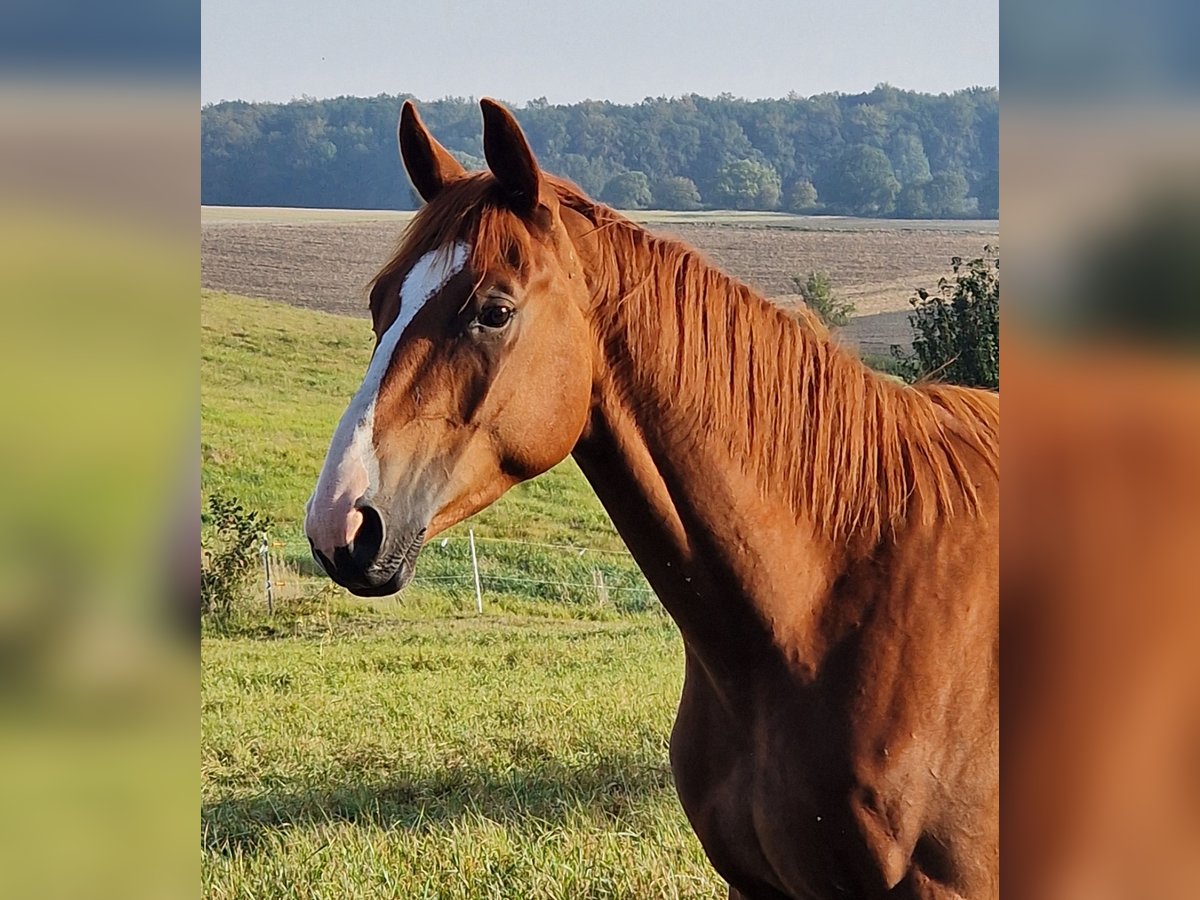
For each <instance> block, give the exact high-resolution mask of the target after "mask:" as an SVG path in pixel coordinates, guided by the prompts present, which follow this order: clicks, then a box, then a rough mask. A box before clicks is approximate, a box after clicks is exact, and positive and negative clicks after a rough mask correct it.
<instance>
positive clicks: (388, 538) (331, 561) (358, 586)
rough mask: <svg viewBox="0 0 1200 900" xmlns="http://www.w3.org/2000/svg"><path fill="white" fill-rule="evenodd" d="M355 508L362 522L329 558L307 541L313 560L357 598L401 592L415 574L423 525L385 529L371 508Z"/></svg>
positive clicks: (422, 540)
mask: <svg viewBox="0 0 1200 900" xmlns="http://www.w3.org/2000/svg"><path fill="white" fill-rule="evenodd" d="M355 508H356V509H357V510H358V511H359V513H360V514H361V516H362V522H361V524H360V525H359V527H358V530H357V531H356V532H355V535H354V537H353V538H352V539H351V540H350V542H349V543H348V544H347V545H345V546H343V547H338V548H336V549H335V550H334V551H333V553H332V555H329V554H326V553H324V552H322V551H321V550H319V549H318V548H317V547H316V546H315V545H314V544H313V542H312V540H311V539H310V540H309V546H310V547H311V548H312V553H313V558H314V559H315V560H316V561H317V562H318V563H320V565H321V568H322V569H324V570H325V573H326V574H327V575H328V576H329V577H330V578H331V579H333V581H334V582H336V583H337V584H340V585H341V586H342V587H344V588H346V590H348V591H350V592H351V593H353V594H357V595H358V596H360V597H383V596H386V595H388V594H394V593H396V592H397V591H400V590H402V589H403V588H404V587H406V586H407V585H408V583H409V582H410V581H412V577H413V573H414V572H415V571H416V563H417V556H418V554H420V552H421V547H422V546H423V544H424V543H425V530H426V529H425V526H424V525H421V526H409V527H405V528H397V527H395V526H393V527H390V528H389V527H388V525H387V523H386V520H385V519H384V517H383V515H382V514H381V513H380V512H379V510H378V509H376V508H375V507H373V506H371V505H369V504H358V505H356V507H355Z"/></svg>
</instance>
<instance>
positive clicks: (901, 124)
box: [200, 84, 1000, 218]
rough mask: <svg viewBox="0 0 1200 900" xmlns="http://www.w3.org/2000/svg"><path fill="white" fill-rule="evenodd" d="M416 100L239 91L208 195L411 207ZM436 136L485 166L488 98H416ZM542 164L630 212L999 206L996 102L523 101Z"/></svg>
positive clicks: (888, 96)
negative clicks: (406, 136) (406, 155)
mask: <svg viewBox="0 0 1200 900" xmlns="http://www.w3.org/2000/svg"><path fill="white" fill-rule="evenodd" d="M407 96H408V95H403V94H402V95H398V96H388V95H380V96H377V97H370V98H364V97H338V98H335V99H330V100H316V99H311V98H305V99H301V100H295V101H292V102H290V103H247V102H244V101H228V102H223V103H217V104H210V105H208V106H205V107H203V109H202V110H201V113H200V119H201V160H202V175H201V200H202V202H204V203H208V204H219V205H241V206H307V207H321V208H351V209H413V208H415V207H416V206H418V205H419V204H418V202H417V199H416V197H415V196H414V194H413V192H412V189H411V187H410V186H409V184H408V180H407V178H406V177H405V175H404V172H403V169H402V167H401V166H400V164H399V162H398V160H397V151H396V119H397V116H398V113H399V109H400V105H401V103H402V102H403V100H404V99H405V98H406V97H407ZM420 108H421V114H422V117H423V118H424V120H425V122H426V123H427V124H428V125H429V127H430V129H431V130H432V131H433V133H434V134H435V135H436V136H437V138H438V139H439V140H440V141H441V142H442V143H443V144H445V145H446V147H447V148H448V149H449V150H450V151H451V152H452V153H453V154H454V155H455V156H456V157H458V159H459V160H460V161H461V162H462V163H463V164H464V165H465V166H466V167H467V168H468V169H479V168H483V166H484V162H483V147H482V144H481V138H482V130H481V127H480V119H479V107H478V105H477V104H476V103H475V101H474V100H469V99H465V98H449V99H444V100H435V101H432V102H423V103H420ZM515 113H516V116H517V118H518V119H519V120H520V122H521V126H522V127H523V128H524V129H525V133H526V134H527V135H528V137H529V139H530V142H531V144H532V145H533V149H534V151H535V152H536V153H537V155H538V159H539V161H540V162H541V163H542V165H543V167H544V168H545V169H546V170H547V171H550V172H553V173H555V174H558V175H563V176H565V177H567V178H569V179H571V180H572V181H574V182H575V183H576V184H578V185H579V186H580V187H581V188H583V189H584V190H585V191H586V192H587V193H588V194H590V195H592V196H593V197H597V198H599V199H601V200H603V201H605V202H607V203H610V204H611V205H613V206H616V207H618V208H622V209H644V208H657V209H681V210H687V209H702V208H722V209H747V210H776V209H782V210H786V211H789V212H799V213H814V212H824V213H833V214H843V215H860V216H897V217H904V218H929V217H934V218H941V217H970V216H983V217H989V218H990V217H994V216H996V215H998V211H999V204H1000V200H999V155H1000V96H999V91H998V90H997V89H995V88H981V87H974V88H968V89H966V90H961V91H957V92H955V93H952V94H938V95H932V94H921V93H916V92H913V91H902V90H899V89H897V88H895V87H892V86H890V85H886V84H884V85H879V86H878V87H876V88H875V89H874V90H873V91H870V92H869V93H865V94H838V93H834V94H820V95H816V96H813V97H807V98H806V97H800V96H796V95H792V96H789V97H787V98H784V99H779V100H744V99H739V98H736V97H733V96H730V95H721V96H718V97H715V98H707V97H700V96H696V95H689V96H685V97H677V98H671V99H666V98H647V99H646V100H643V101H642V102H641V103H635V104H631V105H621V104H615V103H608V102H604V101H590V100H589V101H584V102H582V103H574V104H569V105H556V104H551V103H548V102H547V101H546V100H545V99H540V100H533V101H530V102H529V103H527V104H525V105H524V106H523V107H519V108H516V109H515Z"/></svg>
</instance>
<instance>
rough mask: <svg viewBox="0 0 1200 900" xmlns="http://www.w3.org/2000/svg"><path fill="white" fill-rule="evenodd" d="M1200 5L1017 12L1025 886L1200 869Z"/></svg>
mask: <svg viewBox="0 0 1200 900" xmlns="http://www.w3.org/2000/svg"><path fill="white" fill-rule="evenodd" d="M1198 22H1200V18H1198V15H1197V11H1196V9H1195V7H1194V6H1192V5H1189V4H1183V3H1162V2H1159V3H1149V4H1146V3H1138V4H1134V3H1126V2H1100V3H1070V2H1059V3H1052V4H1043V3H1032V2H1026V0H1017V2H1010V3H1005V4H1004V5H1003V7H1002V11H1001V47H1000V49H1001V76H1002V77H1001V81H1002V89H1003V91H1004V112H1003V119H1002V122H1003V126H1002V152H1001V173H1002V177H1001V188H1002V190H1001V203H1002V206H1003V208H1004V217H1005V225H1004V242H1005V248H1006V251H1007V253H1006V262H1007V263H1008V264H1009V265H1008V266H1007V268H1008V285H1009V288H1008V293H1007V296H1006V299H1005V304H1004V307H1003V308H1004V313H1003V314H1002V323H1003V324H1002V332H1003V334H1004V341H1003V349H1002V351H1001V367H1002V369H1003V371H1004V376H1005V395H1006V398H1005V406H1006V411H1007V412H1006V416H1007V422H1006V425H1005V437H1004V449H1005V455H1006V460H1005V463H1004V482H1003V483H1004V488H1003V491H1004V514H1003V541H1002V557H1001V558H1002V566H1003V575H1002V590H1003V594H1004V604H1005V605H1004V612H1003V630H1004V638H1003V640H1004V649H1003V657H1002V658H1003V668H1002V670H1003V681H1004V701H1003V724H1002V734H1003V738H1002V747H1003V760H1004V763H1003V773H1002V783H1003V785H1004V787H1003V824H1004V834H1005V837H1004V841H1005V851H1004V853H1005V856H1004V879H1005V888H1006V893H1009V894H1011V895H1012V896H1020V897H1072V898H1073V897H1088V898H1109V897H1113V898H1116V897H1191V896H1197V893H1198V892H1200V853H1198V852H1197V851H1198V850H1200V843H1198V839H1200V803H1198V801H1200V793H1197V787H1198V786H1200V781H1198V777H1200V753H1198V751H1200V743H1198V741H1197V738H1198V737H1200V730H1198V729H1197V726H1198V725H1200V719H1198V717H1197V713H1198V706H1197V700H1198V699H1200V692H1198V688H1200V679H1198V677H1197V676H1198V675H1200V672H1198V659H1200V656H1198V654H1197V652H1196V650H1197V646H1198V644H1197V639H1198V638H1200V630H1198V628H1197V626H1198V624H1200V575H1198V573H1197V550H1198V549H1200V513H1198V510H1200V505H1198V501H1200V478H1198V476H1197V468H1196V462H1197V460H1198V459H1200V371H1198V370H1197V362H1198V360H1197V349H1198V338H1200V329H1198V326H1200V303H1198V300H1200V297H1198V290H1200V288H1198V283H1197V280H1196V277H1195V275H1196V266H1197V260H1198V259H1200V257H1198V255H1197V246H1198V243H1197V238H1198V237H1200V152H1198V150H1200V66H1198V64H1197V57H1196V55H1195V52H1194V48H1195V46H1196V38H1197V24H1198Z"/></svg>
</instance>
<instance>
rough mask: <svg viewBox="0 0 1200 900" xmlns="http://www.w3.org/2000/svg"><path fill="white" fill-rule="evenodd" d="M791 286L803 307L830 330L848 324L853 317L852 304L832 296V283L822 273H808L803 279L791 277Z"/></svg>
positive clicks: (797, 276) (796, 276) (795, 276)
mask: <svg viewBox="0 0 1200 900" xmlns="http://www.w3.org/2000/svg"><path fill="white" fill-rule="evenodd" d="M792 284H794V285H795V286H796V292H797V293H798V294H799V295H800V298H801V299H802V300H803V301H804V305H805V306H807V307H808V308H809V309H811V310H812V311H813V312H815V313H816V314H817V316H818V317H819V318H820V320H821V321H822V322H824V323H825V324H826V325H828V326H829V327H830V328H841V327H842V326H844V325H847V324H849V322H850V317H851V316H852V315H854V308H855V307H854V304H853V303H851V302H850V301H849V300H839V299H838V298H837V297H835V296H834V295H833V282H832V281H830V279H829V276H828V275H826V274H825V273H824V272H809V273H808V276H807V277H804V278H802V277H801V276H799V275H793V276H792Z"/></svg>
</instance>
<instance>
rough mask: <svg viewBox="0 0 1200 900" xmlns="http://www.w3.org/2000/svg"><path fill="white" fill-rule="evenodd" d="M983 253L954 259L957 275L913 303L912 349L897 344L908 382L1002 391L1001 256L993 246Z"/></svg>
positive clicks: (920, 293)
mask: <svg viewBox="0 0 1200 900" xmlns="http://www.w3.org/2000/svg"><path fill="white" fill-rule="evenodd" d="M983 253H984V255H983V256H981V257H979V258H977V259H973V260H971V261H970V262H967V263H964V262H963V260H962V258H961V257H958V256H955V257H953V258H952V259H951V265H952V266H953V269H954V277H953V278H952V279H951V278H942V279H939V281H938V291H937V293H936V294H931V293H929V292H928V291H925V290H919V291H918V292H917V296H916V297H914V298H913V299H912V300H911V301H910V302H911V303H912V306H913V313H912V315H910V316H909V318H908V320H909V322H910V323H911V324H912V327H913V331H914V333H915V336H914V338H913V352H912V353H907V352H905V351H904V350H903V349H901V348H900V347H896V346H893V347H892V355H893V356H894V357H895V358H896V361H897V363H898V364H899V366H900V369H901V371H902V372H903V374H904V376H905V378H906V379H907V380H909V381H916V380H918V379H922V378H925V379H936V380H938V381H946V382H949V383H951V384H962V385H966V386H968V387H981V388H989V389H992V390H999V389H1000V255H999V250H998V249H997V248H996V247H991V246H985V247H984V248H983Z"/></svg>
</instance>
